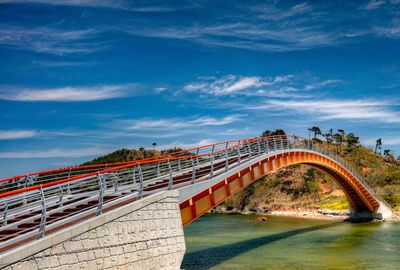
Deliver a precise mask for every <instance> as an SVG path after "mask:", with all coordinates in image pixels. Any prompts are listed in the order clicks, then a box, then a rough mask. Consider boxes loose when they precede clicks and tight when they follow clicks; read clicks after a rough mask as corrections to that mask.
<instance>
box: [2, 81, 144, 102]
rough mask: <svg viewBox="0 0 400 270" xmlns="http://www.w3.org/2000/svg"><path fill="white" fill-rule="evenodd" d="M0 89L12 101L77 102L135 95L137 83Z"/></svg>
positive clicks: (4, 97) (3, 97)
mask: <svg viewBox="0 0 400 270" xmlns="http://www.w3.org/2000/svg"><path fill="white" fill-rule="evenodd" d="M3 88H5V89H3V90H0V99H3V100H12V101H30V102H33V101H55V102H77V101H93V100H104V99H113V98H120V97H125V96H131V95H134V94H135V93H136V92H137V89H136V85H135V84H123V85H99V86H90V87H89V86H78V87H61V88H48V89H47V88H44V89H29V88H28V89H25V88H18V89H15V88H8V89H7V87H3Z"/></svg>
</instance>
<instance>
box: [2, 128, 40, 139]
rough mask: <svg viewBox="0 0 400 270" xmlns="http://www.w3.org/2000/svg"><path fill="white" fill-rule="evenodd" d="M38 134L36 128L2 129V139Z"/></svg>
mask: <svg viewBox="0 0 400 270" xmlns="http://www.w3.org/2000/svg"><path fill="white" fill-rule="evenodd" d="M38 134H39V133H38V132H37V131H35V130H0V140H16V139H26V138H32V137H35V136H37V135H38Z"/></svg>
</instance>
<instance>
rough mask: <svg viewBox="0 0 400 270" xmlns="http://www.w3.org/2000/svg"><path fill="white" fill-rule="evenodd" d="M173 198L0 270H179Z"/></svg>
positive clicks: (180, 240) (181, 246) (180, 242)
mask: <svg viewBox="0 0 400 270" xmlns="http://www.w3.org/2000/svg"><path fill="white" fill-rule="evenodd" d="M184 253H185V242H184V235H183V229H182V222H181V216H180V210H179V199H178V197H177V196H176V197H174V196H170V197H166V198H163V199H161V200H160V201H156V202H153V203H151V204H149V205H146V206H144V207H143V208H140V209H138V210H136V211H135V212H132V213H130V214H128V215H125V216H122V217H120V218H118V219H115V220H113V221H111V222H109V223H106V224H104V225H102V226H99V227H97V228H94V229H92V230H90V231H87V232H85V233H83V234H80V235H78V236H75V237H73V238H71V239H69V240H67V241H65V242H63V243H60V244H57V245H55V246H53V247H51V248H48V249H45V250H43V251H41V252H39V253H36V254H34V255H32V256H30V257H28V258H26V259H23V260H22V261H19V262H17V263H14V264H12V265H10V266H8V267H6V268H4V269H6V270H17V269H24V270H25V269H29V270H35V269H43V270H45V269H46V270H47V269H71V270H72V269H74V270H77V269H135V270H136V269H138V270H139V269H146V270H147V269H157V270H158V269H180V264H181V262H182V259H183V255H184Z"/></svg>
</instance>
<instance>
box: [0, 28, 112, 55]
mask: <svg viewBox="0 0 400 270" xmlns="http://www.w3.org/2000/svg"><path fill="white" fill-rule="evenodd" d="M98 33H99V30H98V29H94V28H92V29H78V30H77V29H74V30H62V29H56V28H50V27H36V28H23V27H15V26H9V25H4V24H3V25H0V46H3V47H6V48H13V49H19V50H25V51H34V52H37V53H50V54H56V55H67V54H86V53H92V52H95V51H99V50H102V49H104V48H105V47H106V44H105V43H104V42H95V41H94V40H93V38H94V37H95V36H96V35H97V34H98Z"/></svg>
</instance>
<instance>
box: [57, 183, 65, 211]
mask: <svg viewBox="0 0 400 270" xmlns="http://www.w3.org/2000/svg"><path fill="white" fill-rule="evenodd" d="M63 195H64V189H63V188H62V186H60V198H59V199H58V204H59V205H60V207H63V206H64V203H63Z"/></svg>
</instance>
